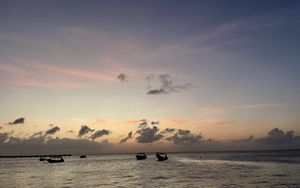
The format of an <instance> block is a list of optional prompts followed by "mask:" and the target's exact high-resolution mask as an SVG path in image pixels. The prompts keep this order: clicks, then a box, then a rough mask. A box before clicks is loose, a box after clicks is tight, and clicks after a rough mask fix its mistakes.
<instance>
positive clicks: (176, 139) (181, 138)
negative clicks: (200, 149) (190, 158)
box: [166, 129, 203, 144]
mask: <svg viewBox="0 0 300 188" xmlns="http://www.w3.org/2000/svg"><path fill="white" fill-rule="evenodd" d="M166 140H168V141H170V142H173V143H174V144H192V143H196V142H200V141H203V140H202V136H201V134H198V135H197V134H193V133H192V132H191V131H190V130H183V129H178V130H177V132H176V133H175V134H174V135H173V136H171V137H168V138H166Z"/></svg>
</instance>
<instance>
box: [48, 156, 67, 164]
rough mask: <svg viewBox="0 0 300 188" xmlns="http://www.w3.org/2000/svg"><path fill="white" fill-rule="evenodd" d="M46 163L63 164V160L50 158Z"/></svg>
mask: <svg viewBox="0 0 300 188" xmlns="http://www.w3.org/2000/svg"><path fill="white" fill-rule="evenodd" d="M47 161H48V163H63V162H64V161H65V160H64V159H63V158H62V157H60V158H59V159H54V158H52V159H51V158H50V159H47Z"/></svg>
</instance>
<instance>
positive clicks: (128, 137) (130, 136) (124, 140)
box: [120, 131, 133, 144]
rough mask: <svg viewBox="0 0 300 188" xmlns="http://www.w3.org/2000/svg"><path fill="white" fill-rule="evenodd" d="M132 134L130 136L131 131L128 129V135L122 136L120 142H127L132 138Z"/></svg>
mask: <svg viewBox="0 0 300 188" xmlns="http://www.w3.org/2000/svg"><path fill="white" fill-rule="evenodd" d="M132 137H133V136H132V131H130V132H129V133H128V136H127V137H125V138H123V139H122V140H120V144H123V143H125V142H127V140H129V139H130V138H132Z"/></svg>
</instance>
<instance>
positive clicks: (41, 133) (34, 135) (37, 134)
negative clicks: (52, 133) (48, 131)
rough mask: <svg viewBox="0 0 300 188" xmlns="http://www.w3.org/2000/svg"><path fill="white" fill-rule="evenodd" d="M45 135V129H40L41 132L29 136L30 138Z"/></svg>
mask: <svg viewBox="0 0 300 188" xmlns="http://www.w3.org/2000/svg"><path fill="white" fill-rule="evenodd" d="M43 135H44V134H43V131H39V132H36V133H33V135H31V136H29V138H35V137H42V136H43Z"/></svg>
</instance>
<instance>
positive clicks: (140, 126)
mask: <svg viewBox="0 0 300 188" xmlns="http://www.w3.org/2000/svg"><path fill="white" fill-rule="evenodd" d="M147 125H148V121H147V120H146V119H141V120H140V124H139V128H143V127H147Z"/></svg>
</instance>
